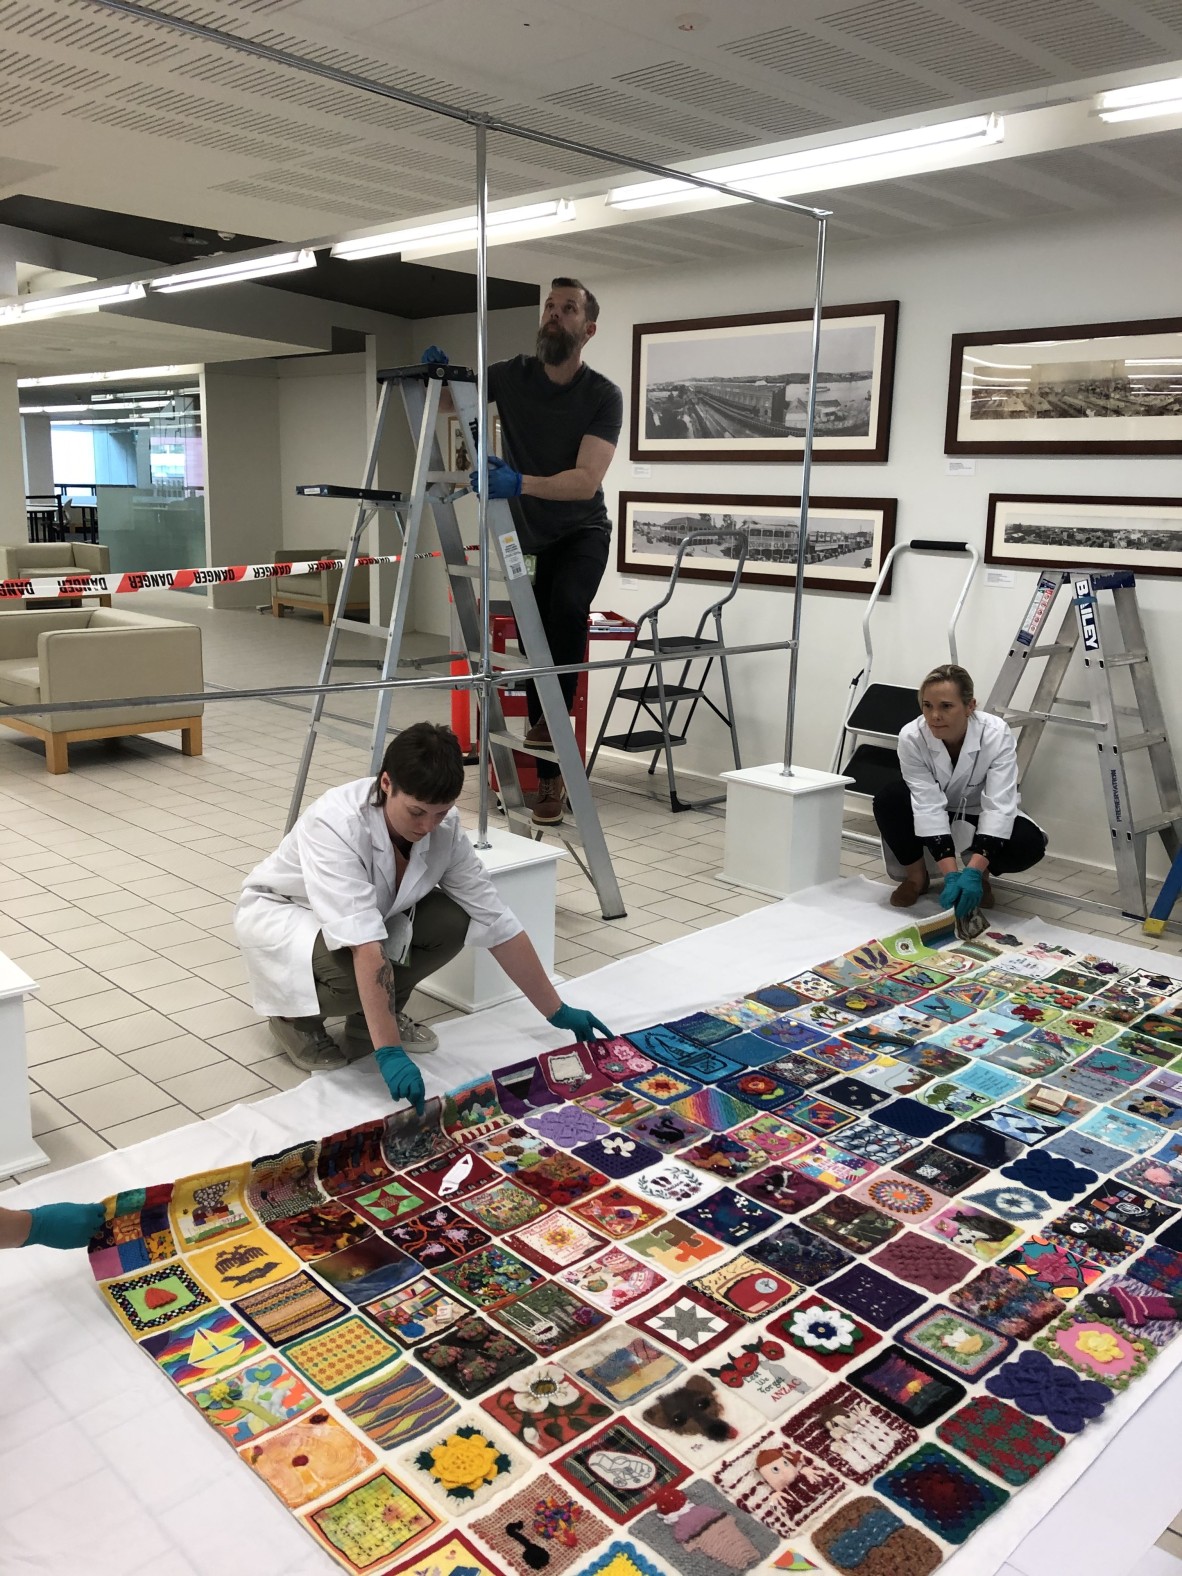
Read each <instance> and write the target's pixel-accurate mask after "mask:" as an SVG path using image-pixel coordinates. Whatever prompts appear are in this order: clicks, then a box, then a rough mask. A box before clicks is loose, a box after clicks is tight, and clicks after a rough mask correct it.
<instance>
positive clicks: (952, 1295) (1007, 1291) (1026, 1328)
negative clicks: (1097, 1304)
mask: <svg viewBox="0 0 1182 1576" xmlns="http://www.w3.org/2000/svg"><path fill="white" fill-rule="evenodd" d="M948 1301H949V1302H950V1303H951V1304H952V1306H953V1307H954V1308H957V1309H959V1311H960V1312H961V1313H967V1314H969V1315H970V1316H971V1317H972V1318H974V1319H979V1320H980V1321H981V1323H982V1324H987V1325H988V1326H989V1328H990V1329H991V1330H996V1331H997V1332H998V1334H999V1335H1009V1336H1012V1337H1013V1339H1014V1340H1017V1341H1025V1340H1029V1338H1030V1337H1031V1336H1032V1335H1035V1334H1037V1333H1038V1331H1039V1330H1041V1329H1042V1327H1043V1325H1044V1324H1049V1323H1050V1322H1051V1320H1052V1319H1057V1318H1058V1317H1059V1315H1060V1313H1062V1311H1063V1304H1062V1302H1061V1301H1060V1300H1059V1298H1058V1297H1055V1296H1053V1295H1052V1294H1051V1293H1050V1292H1048V1291H1046V1290H1045V1289H1043V1288H1042V1287H1040V1286H1038V1285H1035V1284H1032V1283H1030V1282H1029V1281H1027V1280H1025V1279H1023V1278H1022V1277H1020V1276H1017V1275H1011V1273H1010V1271H1009V1270H1008V1269H1001V1268H999V1267H998V1266H997V1265H995V1264H994V1265H990V1266H989V1268H988V1269H984V1270H981V1271H980V1273H979V1274H977V1275H974V1276H973V1278H972V1280H971V1281H969V1282H968V1284H967V1285H965V1286H957V1287H956V1288H955V1290H953V1291H950V1292H949V1294H948Z"/></svg>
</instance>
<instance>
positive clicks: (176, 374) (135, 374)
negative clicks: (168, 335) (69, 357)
mask: <svg viewBox="0 0 1182 1576" xmlns="http://www.w3.org/2000/svg"><path fill="white" fill-rule="evenodd" d="M200 371H201V367H200V365H199V364H197V363H195V362H193V363H189V364H187V365H180V364H178V365H176V366H171V367H120V368H118V369H117V370H116V371H114V372H53V373H50V374H49V375H48V376H46V377H43V378H17V380H16V386H17V388H18V389H40V388H52V387H53V386H54V384H61V383H128V382H130V381H131V380H132V379H133V378H189V377H194V376H196V374H197V373H199V372H200Z"/></svg>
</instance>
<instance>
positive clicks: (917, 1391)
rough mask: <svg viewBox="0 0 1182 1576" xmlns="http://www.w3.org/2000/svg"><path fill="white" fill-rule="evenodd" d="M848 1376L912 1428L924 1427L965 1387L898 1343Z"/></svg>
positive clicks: (960, 1397) (957, 1398)
mask: <svg viewBox="0 0 1182 1576" xmlns="http://www.w3.org/2000/svg"><path fill="white" fill-rule="evenodd" d="M846 1377H847V1379H848V1382H849V1383H850V1384H852V1385H853V1387H854V1388H855V1390H860V1391H861V1392H862V1394H863V1395H868V1396H869V1397H870V1399H871V1400H872V1401H877V1402H878V1404H879V1405H880V1406H885V1407H886V1409H887V1411H888V1412H893V1413H894V1414H895V1416H896V1417H901V1418H902V1419H903V1420H904V1422H907V1423H910V1424H911V1426H912V1427H913V1428H925V1427H926V1426H927V1425H928V1423H934V1422H935V1420H936V1419H937V1418H938V1417H943V1415H944V1413H945V1412H950V1411H951V1410H952V1408H953V1407H954V1406H958V1405H959V1404H960V1402H961V1401H963V1400H964V1398H965V1394H966V1392H965V1387H964V1385H962V1384H957V1382H956V1380H955V1379H948V1378H946V1377H945V1376H944V1375H943V1374H942V1373H938V1372H937V1371H936V1369H934V1368H932V1367H930V1366H929V1365H928V1364H927V1363H925V1362H923V1361H922V1360H921V1359H920V1358H918V1357H916V1356H915V1355H914V1354H913V1353H911V1352H908V1351H904V1350H903V1348H902V1347H901V1346H886V1347H884V1348H883V1349H882V1351H881V1352H875V1354H874V1356H873V1357H872V1358H871V1359H870V1361H869V1362H867V1363H863V1364H862V1366H861V1367H860V1368H854V1369H852V1370H851V1371H850V1373H849V1374H847V1376H846Z"/></svg>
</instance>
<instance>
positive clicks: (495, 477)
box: [468, 454, 521, 498]
mask: <svg viewBox="0 0 1182 1576" xmlns="http://www.w3.org/2000/svg"><path fill="white" fill-rule="evenodd" d="M468 486H469V487H471V489H472V491H473V492H479V491H480V476H479V474H478V473H477V472H476V471H472V472H471V473H470V474H469V477H468ZM488 496H489V497H490V498H519V497H520V496H521V472H520V471H515V470H514V469H513V467H512V466H511V465H510V464H508V462H507V461H505V460H502V459H498V458H497V456H496V455H495V454H490V455H489V457H488Z"/></svg>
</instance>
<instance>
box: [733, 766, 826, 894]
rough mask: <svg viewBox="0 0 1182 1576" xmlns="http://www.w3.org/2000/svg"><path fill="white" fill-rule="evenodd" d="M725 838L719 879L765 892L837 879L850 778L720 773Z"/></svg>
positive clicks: (761, 770)
mask: <svg viewBox="0 0 1182 1576" xmlns="http://www.w3.org/2000/svg"><path fill="white" fill-rule="evenodd" d="M722 777H723V781H724V782H725V783H726V843H725V852H724V854H723V864H722V879H723V880H724V881H729V882H732V883H733V884H734V885H735V886H741V887H747V888H748V889H749V890H750V891H752V892H764V893H767V894H768V895H769V896H770V897H789V896H790V895H791V894H792V893H793V892H801V891H803V890H804V888H805V887H811V886H818V885H819V884H820V883H821V882H822V881H833V880H836V878H837V876H838V875H839V874H840V869H841V816H842V800H843V795H844V793H845V788H846V784H847V783H849V782H850V781H851V779H850V778H849V777H839V776H837V775H835V774H834V773H833V772H815V771H810V770H809V768H808V767H805V766H794V767H793V768H792V776H791V777H785V776H784V768H783V765H782V764H781V763H780V762H778V761H774V762H773V763H772V764H771V765H770V766H747V767H744V768H743V770H742V771H737V772H723V774H722Z"/></svg>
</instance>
